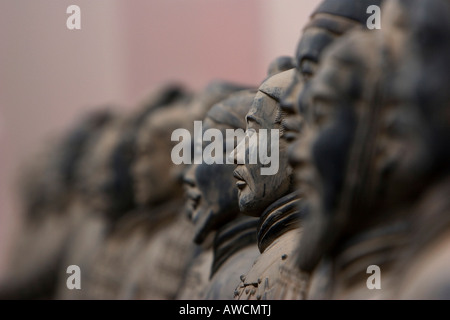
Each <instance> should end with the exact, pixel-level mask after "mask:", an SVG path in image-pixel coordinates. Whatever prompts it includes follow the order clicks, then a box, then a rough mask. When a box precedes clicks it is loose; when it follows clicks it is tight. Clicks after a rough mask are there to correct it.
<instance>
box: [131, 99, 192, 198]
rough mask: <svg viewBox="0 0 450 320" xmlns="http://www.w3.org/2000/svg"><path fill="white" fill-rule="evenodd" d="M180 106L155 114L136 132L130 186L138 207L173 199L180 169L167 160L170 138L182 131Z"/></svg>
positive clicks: (169, 158)
mask: <svg viewBox="0 0 450 320" xmlns="http://www.w3.org/2000/svg"><path fill="white" fill-rule="evenodd" d="M185 114H186V108H185V106H184V105H180V106H171V107H167V109H164V108H162V109H160V110H157V111H155V112H154V113H152V114H151V116H149V117H148V119H146V120H145V122H144V123H143V125H142V127H141V129H140V130H139V133H138V137H137V145H136V159H135V161H134V164H133V168H132V172H133V183H134V192H135V199H136V202H137V204H138V205H140V206H147V205H151V204H155V203H158V202H160V201H164V200H166V199H167V198H169V197H170V196H175V197H176V196H177V194H178V193H179V192H180V190H178V189H179V188H178V183H177V182H178V179H180V171H181V166H175V165H174V164H173V162H172V159H171V157H170V151H171V148H172V147H173V146H172V143H171V142H170V136H171V134H172V131H173V130H175V129H176V128H179V127H181V128H182V127H183V125H184V124H183V122H184V120H183V117H185Z"/></svg>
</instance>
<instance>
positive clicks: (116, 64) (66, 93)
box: [0, 0, 319, 275]
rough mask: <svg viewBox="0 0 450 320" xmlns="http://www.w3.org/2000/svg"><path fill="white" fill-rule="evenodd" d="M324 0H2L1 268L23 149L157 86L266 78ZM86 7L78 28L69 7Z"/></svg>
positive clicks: (129, 103)
mask: <svg viewBox="0 0 450 320" xmlns="http://www.w3.org/2000/svg"><path fill="white" fill-rule="evenodd" d="M318 2H319V1H318V0H302V1H298V0H246V1H242V0H227V1H220V0H189V1H185V0H151V1H150V0H133V1H132V2H131V1H126V0H96V1H92V0H77V1H73V0H70V1H68V0H58V1H55V0H33V1H30V0H3V1H1V2H0V40H1V41H0V70H1V71H0V275H1V272H2V270H3V268H4V265H5V264H4V262H5V259H6V258H5V257H6V248H7V247H8V245H9V243H10V241H11V240H10V239H11V235H12V234H13V233H14V230H15V228H16V226H17V225H18V221H19V220H18V217H19V212H20V208H19V206H18V204H17V201H15V198H14V195H15V193H14V184H13V181H14V178H15V177H16V175H17V172H18V170H19V168H20V166H19V165H20V162H21V161H22V159H26V158H27V157H29V156H30V155H33V152H34V150H36V149H38V148H40V147H41V146H42V144H43V143H45V141H46V140H45V139H46V137H48V136H49V135H51V134H52V133H54V132H59V131H61V130H63V129H64V128H66V127H67V126H68V125H69V124H70V123H71V122H72V121H74V119H76V118H77V117H78V116H79V115H80V114H81V113H83V112H84V111H86V110H88V109H91V108H93V107H96V106H101V105H103V104H105V103H114V104H119V105H120V106H121V108H123V109H131V108H133V107H134V106H135V105H136V103H137V102H138V101H139V100H140V99H142V98H143V96H144V95H145V94H146V93H147V92H149V91H150V90H151V89H152V88H154V87H155V86H157V85H158V84H161V83H164V82H165V81H169V80H179V81H181V82H184V83H186V84H188V85H189V86H190V87H191V88H193V89H199V88H201V87H203V86H205V85H206V84H207V83H208V82H209V81H210V80H212V79H216V78H222V79H226V80H232V81H236V82H240V83H244V84H257V83H259V82H260V81H261V80H262V79H263V78H264V77H265V74H266V69H267V66H268V64H269V63H270V61H271V60H272V59H273V58H275V57H276V56H278V55H286V54H290V55H292V54H293V53H294V50H295V46H296V43H297V41H298V38H299V36H300V34H301V28H302V26H303V25H304V24H305V22H306V19H307V17H308V15H309V13H310V12H311V10H312V9H313V8H314V7H315V6H316V5H317V3H318ZM71 4H77V5H79V6H80V7H81V19H82V22H81V26H82V29H81V30H79V31H69V30H68V29H67V28H66V19H67V16H68V15H67V14H66V8H67V7H68V6H69V5H71Z"/></svg>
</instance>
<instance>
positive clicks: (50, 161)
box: [20, 109, 112, 218]
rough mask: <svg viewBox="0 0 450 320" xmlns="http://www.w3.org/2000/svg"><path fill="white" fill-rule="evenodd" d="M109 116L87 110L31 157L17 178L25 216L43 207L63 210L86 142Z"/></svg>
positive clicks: (61, 211)
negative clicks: (19, 178)
mask: <svg viewBox="0 0 450 320" xmlns="http://www.w3.org/2000/svg"><path fill="white" fill-rule="evenodd" d="M111 119H112V113H111V112H110V111H108V110H106V109H105V110H98V111H94V112H90V113H88V114H87V115H85V116H83V117H82V118H81V119H79V120H78V121H77V122H76V123H75V125H74V126H73V127H72V128H70V129H69V130H68V131H67V132H66V133H64V134H63V135H62V136H61V137H59V138H58V139H56V141H54V143H52V144H51V145H50V146H49V148H48V149H47V150H44V152H43V153H41V154H39V155H36V156H35V157H33V163H30V164H29V165H27V166H26V167H25V170H24V175H23V176H22V179H21V180H20V192H21V194H22V197H23V204H24V205H25V208H24V209H25V212H26V213H27V214H29V217H30V218H32V216H38V215H39V214H40V213H44V212H45V211H46V210H50V211H52V212H55V213H63V212H64V211H65V209H66V208H65V206H66V205H67V204H68V203H69V201H70V199H71V198H72V196H73V195H74V194H75V193H76V188H75V187H76V182H77V181H76V178H77V177H76V172H77V168H78V166H79V164H80V162H81V159H82V158H83V156H85V154H86V148H87V145H88V144H89V141H90V140H91V139H93V137H94V136H95V135H96V134H98V132H100V131H101V130H102V128H103V127H104V126H106V125H107V123H108V122H109V121H110V120H111Z"/></svg>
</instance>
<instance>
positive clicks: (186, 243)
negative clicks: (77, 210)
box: [92, 82, 237, 299]
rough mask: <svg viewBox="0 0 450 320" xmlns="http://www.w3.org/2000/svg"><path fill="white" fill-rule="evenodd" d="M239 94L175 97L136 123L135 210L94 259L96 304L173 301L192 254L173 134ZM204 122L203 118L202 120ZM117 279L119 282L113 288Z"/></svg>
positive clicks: (228, 88)
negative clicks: (100, 301)
mask: <svg viewBox="0 0 450 320" xmlns="http://www.w3.org/2000/svg"><path fill="white" fill-rule="evenodd" d="M236 89H237V86H232V85H230V84H228V83H223V82H215V83H214V84H211V85H210V86H208V87H207V88H206V89H205V90H204V91H203V92H201V93H199V94H196V95H194V96H192V95H191V96H188V97H187V96H183V95H181V96H178V98H177V99H173V100H171V101H170V103H168V104H166V105H164V106H161V107H158V108H154V110H153V111H152V112H151V113H148V115H146V116H145V119H141V120H140V123H141V125H140V127H139V129H138V131H137V137H136V140H135V144H136V150H137V153H136V157H135V159H134V160H133V162H132V167H131V175H132V179H131V180H132V182H133V193H134V198H135V201H136V204H137V209H136V210H134V211H132V212H130V213H129V214H127V215H126V216H124V217H122V218H121V219H120V220H119V221H118V222H117V224H116V225H117V227H116V228H115V230H114V231H113V232H112V233H111V236H109V237H108V240H107V243H106V245H105V248H104V249H103V250H102V252H101V253H100V254H99V255H98V257H97V260H98V261H97V263H96V266H97V267H96V271H95V274H96V276H95V278H96V280H95V289H93V290H92V292H93V294H94V296H95V298H105V297H106V298H111V299H173V298H174V297H175V295H176V294H177V291H178V289H179V287H180V283H181V281H182V279H183V276H184V272H185V269H186V267H187V265H188V263H189V261H190V260H191V258H192V256H193V255H194V253H195V252H196V251H195V250H196V247H195V246H194V245H193V244H192V241H191V239H192V232H193V229H192V226H191V224H190V223H189V221H187V219H186V218H185V216H184V215H182V214H181V208H182V200H183V199H182V196H183V193H182V188H181V183H180V182H181V177H182V172H183V169H184V167H183V166H181V165H180V166H176V165H174V164H173V163H172V160H171V157H170V155H171V149H172V147H173V144H174V143H172V142H171V134H172V132H173V131H174V130H175V129H178V128H188V129H191V127H193V122H194V120H196V119H197V117H199V115H202V112H204V110H206V109H207V108H206V107H205V104H208V103H215V102H216V101H217V100H218V99H221V98H223V97H224V96H226V95H227V94H229V93H230V92H232V91H234V90H236ZM202 116H203V115H202ZM118 274H120V275H121V276H119V278H121V279H122V281H120V282H119V283H117V280H116V279H117V277H118Z"/></svg>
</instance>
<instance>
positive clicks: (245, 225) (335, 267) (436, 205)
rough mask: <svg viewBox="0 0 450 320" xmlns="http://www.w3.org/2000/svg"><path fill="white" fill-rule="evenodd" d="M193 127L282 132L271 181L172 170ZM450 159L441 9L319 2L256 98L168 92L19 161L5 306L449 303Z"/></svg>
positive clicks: (449, 30)
mask: <svg viewBox="0 0 450 320" xmlns="http://www.w3.org/2000/svg"><path fill="white" fill-rule="evenodd" d="M370 5H377V6H379V7H381V12H382V21H381V29H373V30H372V29H368V28H367V26H366V21H367V17H368V14H367V8H368V7H369V6H370ZM194 121H202V123H203V130H204V131H205V130H207V129H218V130H219V131H220V132H222V134H223V136H224V137H226V134H225V132H226V130H228V129H233V130H235V129H243V130H246V131H247V132H249V130H254V131H255V132H256V134H258V131H259V130H261V129H267V130H273V129H277V130H279V133H280V140H279V167H278V171H277V172H276V173H275V174H274V175H262V174H261V168H262V167H264V166H265V165H266V164H263V163H256V164H254V163H249V162H248V161H247V162H245V163H240V162H239V161H237V159H236V154H237V153H234V156H235V158H234V162H235V163H234V164H232V163H229V164H227V163H224V164H219V163H215V164H207V163H205V162H202V163H199V164H191V165H182V164H181V165H176V164H174V163H173V161H172V159H171V150H172V148H173V146H174V144H175V143H176V142H174V141H172V139H171V135H172V132H174V130H176V129H178V128H186V129H188V130H190V131H192V130H193V127H194ZM223 143H224V148H223V153H224V154H223V156H224V157H225V158H226V157H228V156H230V155H229V154H227V150H228V149H227V148H226V146H227V145H230V144H231V145H233V146H234V147H236V145H237V142H236V141H235V140H234V138H233V139H228V140H227V139H225V140H224V142H223ZM449 147H450V1H448V0H427V1H423V0H390V1H382V0H324V1H323V2H322V3H321V4H320V5H319V6H318V7H317V9H316V10H315V11H314V12H313V13H312V14H311V17H310V21H309V22H308V24H307V25H306V26H305V27H304V29H303V32H302V35H301V37H300V40H299V42H298V46H297V50H296V53H295V56H294V57H280V58H277V59H275V60H274V61H273V63H272V64H271V65H270V66H269V68H268V75H267V78H266V79H264V80H263V81H262V82H261V84H260V85H259V86H258V87H257V88H249V87H245V86H241V85H237V84H233V83H228V82H220V81H216V82H212V83H210V84H209V85H208V86H207V87H206V88H205V89H204V90H202V91H200V92H190V91H188V90H186V89H185V88H183V87H181V86H176V85H168V86H165V87H163V88H161V89H160V90H157V91H156V92H154V93H153V94H152V95H151V96H150V97H149V98H148V99H147V100H146V101H145V103H143V105H142V106H140V108H139V109H138V111H136V112H134V113H132V114H121V113H118V112H113V111H110V110H108V109H105V110H99V111H95V112H92V113H91V114H88V115H86V116H85V117H84V118H82V119H81V120H80V121H79V122H78V123H77V124H76V125H75V126H74V127H73V128H72V129H71V130H70V131H69V132H67V134H66V135H65V136H63V137H60V139H57V140H56V141H55V143H54V144H53V145H50V146H49V147H48V148H47V149H46V150H43V151H42V154H40V155H38V156H36V157H34V158H33V159H31V161H30V164H29V165H28V166H27V167H26V168H24V171H23V179H22V180H21V188H20V190H21V194H20V196H21V199H22V202H23V207H24V211H25V214H24V222H23V228H22V230H21V233H20V234H19V235H18V236H17V238H16V239H15V240H16V241H14V246H13V248H12V249H11V253H12V254H11V259H10V261H9V262H10V271H9V272H8V273H7V276H6V277H4V279H5V280H4V281H3V282H2V283H0V297H2V298H12V299H29V298H45V299H256V300H259V299H417V298H419V299H421V298H424V299H450V268H448V264H449V263H450V211H449V209H450V200H449V199H450V198H449V195H450V176H449V174H450V172H449V169H450V165H449V164H450V151H449V150H450V148H449ZM246 148H247V150H246V153H249V152H251V150H249V149H250V148H251V147H250V146H249V145H247V146H246ZM70 265H76V266H78V267H79V268H80V270H81V288H80V289H77V288H75V289H73V288H72V289H70V288H68V285H67V279H68V277H69V274H68V273H67V267H68V266H70Z"/></svg>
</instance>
